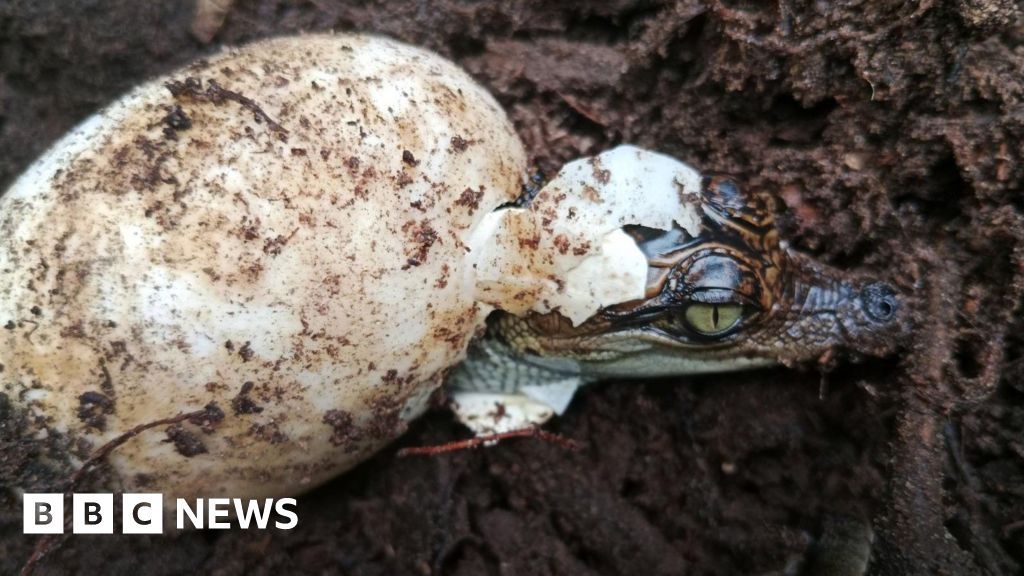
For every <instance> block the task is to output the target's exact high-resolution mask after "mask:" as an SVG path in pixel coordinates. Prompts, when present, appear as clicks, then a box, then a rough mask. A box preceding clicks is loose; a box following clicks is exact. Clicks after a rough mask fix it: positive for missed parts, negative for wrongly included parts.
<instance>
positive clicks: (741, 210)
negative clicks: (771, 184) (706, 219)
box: [701, 174, 775, 228]
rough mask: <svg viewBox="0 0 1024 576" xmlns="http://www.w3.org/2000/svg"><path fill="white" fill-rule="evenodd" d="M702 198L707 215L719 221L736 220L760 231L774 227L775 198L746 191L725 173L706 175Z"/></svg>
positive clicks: (702, 183)
mask: <svg viewBox="0 0 1024 576" xmlns="http://www.w3.org/2000/svg"><path fill="white" fill-rule="evenodd" d="M701 197H702V200H703V202H704V212H705V214H707V215H708V216H711V217H717V218H715V219H716V220H726V221H728V220H733V221H736V223H737V224H741V225H742V224H747V225H750V226H755V227H758V228H763V227H772V226H773V225H774V208H775V205H774V201H773V198H772V197H771V196H769V195H768V194H765V193H762V192H749V191H745V190H743V189H742V188H741V187H740V185H739V184H738V183H737V182H736V180H734V179H733V178H732V177H730V176H727V175H725V174H711V175H706V176H704V177H703V178H702V179H701ZM709 212H711V213H709Z"/></svg>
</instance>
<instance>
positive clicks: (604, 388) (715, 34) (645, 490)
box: [0, 0, 1024, 576]
mask: <svg viewBox="0 0 1024 576" xmlns="http://www.w3.org/2000/svg"><path fill="white" fill-rule="evenodd" d="M215 4H218V5H219V6H221V7H223V6H225V5H228V6H230V4H231V3H230V2H215ZM355 4H357V3H349V2H343V1H341V0H337V1H335V0H307V1H304V0H251V1H242V2H236V3H235V5H234V6H232V7H230V8H229V9H228V10H227V13H226V16H225V17H224V20H223V22H219V18H220V17H219V16H217V17H213V20H212V21H207V22H203V23H201V25H200V26H198V27H197V30H199V32H197V35H195V36H194V35H193V34H192V32H191V31H190V30H191V29H192V26H193V8H194V6H193V3H192V2H182V1H178V0H159V1H157V0H152V1H148V2H136V1H134V0H102V1H100V0H89V1H86V0H81V1H76V2H70V1H61V0H46V1H43V0H32V1H29V0H2V1H0V189H3V188H4V187H6V186H7V185H8V184H9V183H10V182H11V180H12V179H13V177H14V176H16V175H17V174H18V173H19V172H20V171H21V170H22V169H24V168H25V167H26V166H27V165H28V164H29V162H30V161H31V160H32V159H33V158H34V157H35V156H37V155H38V154H39V153H41V152H42V151H43V150H44V149H45V148H46V146H47V145H49V144H50V143H52V142H53V141H54V140H55V139H56V138H57V137H59V136H60V135H61V134H62V133H63V132H65V131H66V130H68V129H69V128H70V127H72V126H73V125H74V124H75V123H76V122H77V121H79V120H81V119H83V118H84V117H85V116H87V115H88V114H89V113H91V112H93V111H95V110H96V109H97V108H98V107H100V106H101V105H103V104H104V103H106V102H109V101H110V100H111V99H113V98H114V97H116V96H117V95H118V94H119V93H121V92H123V91H125V90H126V89H128V88H129V87H131V86H132V85H134V84H136V83H138V82H140V81H141V80H142V79H144V78H147V77H151V76H154V75H157V74H159V73H162V72H166V71H169V70H171V69H172V68H174V67H176V66H178V65H181V64H184V63H186V62H189V61H191V60H193V59H194V58H196V57H199V56H201V55H203V54H207V53H210V52H211V51H212V50H213V49H214V46H215V45H217V44H220V43H224V44H237V43H241V42H245V41H248V40H252V39H255V38H260V37H265V36H268V35H273V34H284V33H290V32H298V31H303V30H326V29H337V30H352V29H358V30H373V31H378V32H381V33H384V34H388V35H391V36H395V37H397V38H400V39H402V40H405V41H408V42H411V43H415V44H419V45H423V46H427V47H429V48H432V49H435V50H437V51H439V52H440V53H442V54H444V55H446V56H448V57H451V58H453V59H454V60H456V61H457V62H459V63H460V64H461V65H463V66H464V67H465V68H467V69H468V70H469V71H470V72H471V73H472V74H473V75H474V76H475V77H476V78H478V79H479V80H480V81H481V82H482V83H483V84H485V85H486V86H488V87H489V88H490V89H491V90H492V92H493V93H494V94H495V95H496V96H497V98H498V99H499V101H500V102H501V103H502V104H503V105H504V106H505V107H506V109H507V110H508V111H509V113H510V115H511V117H512V118H513V120H514V122H515V124H516V127H517V129H518V131H519V133H520V135H521V136H522V138H523V139H524V141H525V142H526V144H527V147H528V150H530V151H531V153H532V154H533V156H534V158H535V162H536V165H537V167H538V168H539V169H540V170H542V171H543V172H546V173H547V174H549V175H551V174H554V173H555V172H556V171H557V167H558V166H559V165H560V164H561V163H563V162H565V161H567V160H570V159H573V158H575V157H578V156H580V155H582V154H587V153H593V152H597V151H600V150H603V149H606V148H607V147H609V146H611V145H613V144H616V143H619V142H631V143H635V144H638V145H641V146H644V147H648V148H652V149H656V150H659V151H662V152H665V153H668V154H671V155H674V156H677V157H679V158H680V159H683V160H684V161H687V162H690V163H692V164H694V165H697V166H700V167H701V168H703V169H704V170H710V171H722V172H729V173H732V174H734V175H735V176H736V177H737V178H738V179H739V180H740V181H741V182H744V183H745V184H746V185H747V186H749V187H757V188H761V189H766V190H770V191H772V192H773V193H774V194H775V195H776V196H777V197H778V198H779V200H780V203H779V207H778V210H779V213H778V218H779V220H780V222H781V223H782V226H783V233H784V236H785V237H786V238H787V239H788V240H789V241H790V243H791V244H792V245H794V246H795V247H797V248H798V249H800V250H803V251H805V252H808V253H811V254H813V255H815V256H816V257H817V258H819V259H821V260H823V261H825V262H829V263H831V264H834V265H837V266H841V267H844V268H854V269H864V270H868V271H873V272H874V273H875V274H879V273H880V274H882V275H886V276H888V278H889V279H890V280H892V281H893V282H894V283H895V284H897V285H898V286H900V287H901V288H902V289H904V290H907V291H911V292H913V293H914V295H915V299H914V307H915V317H916V326H915V330H914V333H913V335H912V336H911V337H910V338H908V340H907V345H906V348H905V350H903V351H902V352H901V354H899V355H898V356H896V357H894V358H888V359H864V360H863V361H862V362H860V363H853V362H851V361H850V360H849V359H846V360H842V361H840V362H839V363H838V364H837V365H836V366H834V367H833V369H832V370H831V371H830V372H829V373H828V374H827V375H826V376H824V377H823V376H822V375H821V374H820V373H819V372H818V371H817V370H814V369H812V367H808V368H805V369H803V370H799V369H782V368H780V369H775V370H764V371H759V372H752V373H745V374H735V375H718V376H708V377H700V378H681V379H668V380H663V381H652V382H640V383H637V382H609V383H605V384H601V385H597V386H594V387H591V388H589V389H587V390H586V391H585V392H583V393H582V394H580V395H579V396H578V397H577V398H576V399H575V400H574V402H573V404H572V406H571V408H570V409H569V411H568V414H566V415H565V416H564V417H563V418H561V419H559V420H558V421H557V422H555V423H553V424H552V425H551V426H550V430H551V431H553V432H556V433H559V434H562V435H564V436H566V437H568V438H571V439H573V440H575V441H577V442H579V443H581V444H583V445H584V447H585V448H584V449H583V450H582V451H580V452H571V451H567V450H565V449H564V448H563V447H561V446H560V445H558V444H553V443H547V442H543V441H540V440H536V439H523V440H517V441H509V442H507V443H505V444H502V445H500V446H498V447H496V448H490V449H484V450H476V451H472V452H464V453H456V454H451V455H444V456H435V457H408V458H399V457H397V456H396V451H397V448H399V447H401V446H419V445H428V444H436V443H441V442H445V441H450V440H454V439H459V438H463V437H465V436H466V435H467V432H466V431H465V430H464V429H463V428H461V427H460V426H459V425H457V424H455V423H454V421H453V420H452V418H451V416H449V415H448V414H446V413H444V412H442V411H437V412H435V413H432V414H430V415H428V416H427V417H425V418H423V419H422V420H421V421H420V422H418V423H417V424H416V425H415V426H413V428H412V429H411V430H410V431H409V432H408V433H407V434H405V436H404V437H403V438H402V439H401V440H400V441H399V442H398V443H397V445H396V446H393V447H391V448H389V449H387V450H385V451H384V452H382V453H380V454H379V455H378V456H377V457H376V458H375V459H373V460H372V461H370V462H367V463H365V464H364V465H362V466H360V467H359V468H358V469H356V470H354V471H352V472H350V473H349V474H346V475H345V476H343V477H341V478H339V479H337V480H335V481H333V482H331V483H330V484H328V485H326V486H323V487H322V488H319V489H317V490H316V491H314V492H313V493H311V494H308V495H306V496H304V497H302V498H301V499H300V503H299V509H298V516H299V519H300V521H299V525H298V527H297V528H296V529H294V530H291V531H287V532H285V531H274V530H270V531H267V532H266V533H255V532H251V531H248V532H244V531H226V532H218V531H207V532H201V533H198V532H193V533H187V534H182V535H177V536H164V537H143V536H125V537H121V536H108V537H81V536H79V537H75V538H72V539H69V540H68V541H66V542H65V543H64V545H63V546H62V547H61V548H60V550H59V551H58V552H56V553H54V554H53V555H51V556H50V557H48V558H46V559H44V561H43V562H42V563H41V564H40V565H39V567H38V569H37V572H36V573H37V574H51V575H55V574H100V573H102V574H112V575H116V574H145V575H162V574H191V573H206V574H217V575H225V576H226V575H233V574H356V575H372V574H452V575H456V574H458V575H462V574H523V575H526V574H652V575H653V574H716V575H717V574H769V573H773V572H775V571H781V570H783V569H784V568H785V567H786V566H787V564H790V565H792V564H793V563H794V562H795V561H796V560H798V559H800V558H804V557H805V555H806V558H808V562H811V561H813V559H814V558H815V557H816V555H817V556H821V555H822V553H823V551H827V550H828V548H827V543H828V542H829V541H830V535H831V534H832V532H830V531H829V526H833V525H836V524H837V523H839V524H841V525H847V526H849V525H858V523H859V524H860V525H866V524H867V523H870V525H872V526H873V528H874V544H873V547H872V556H873V560H872V564H871V567H870V569H869V573H870V574H874V575H896V574H1017V573H1020V572H1021V570H1024V521H1022V519H1024V440H1022V439H1024V361H1022V358H1024V347H1022V345H1024V340H1022V337H1021V333H1022V325H1021V324H1022V322H1021V320H1020V314H1019V313H1018V307H1019V305H1020V303H1021V292H1022V274H1024V261H1022V258H1024V225H1022V215H1021V212H1022V210H1024V194H1022V190H1024V158H1022V155H1024V23H1022V21H1021V16H1020V14H1019V13H1018V12H1016V11H1015V6H1016V5H1017V3H1015V2H1013V0H958V1H955V0H949V1H945V2H939V1H927V0H926V1H924V2H920V3H917V2H896V1H889V0H882V1H879V2H845V3H828V2H793V1H788V0H787V1H783V2H779V3H762V2H705V1H700V0H679V1H677V2H663V1H659V0H614V1H611V2H592V3H564V4H563V3H555V2H543V1H539V0H537V1H533V2H530V1H527V0H516V1H514V2H503V3H487V2H459V1H455V0H437V1H429V0H421V1H417V2H411V1H410V2H403V1H397V0H395V1H392V0H377V1H374V2H367V3H358V4H359V5H355ZM218 10H220V9H219V8H218V9H217V10H213V12H214V13H217V12H218ZM211 35H212V36H211ZM207 37H212V42H210V43H204V42H203V41H202V40H200V38H207ZM201 94H202V95H206V93H205V92H203V93H201ZM172 128H173V126H172ZM452 145H453V146H458V144H456V143H455V142H453V143H452ZM463 145H465V143H463ZM0 400H3V398H2V397H0ZM4 406H6V404H0V416H2V418H3V419H2V420H0V432H2V428H3V426H5V425H7V426H12V425H14V423H13V422H12V420H11V418H12V417H11V416H10V414H8V412H5V411H4V410H3V407H4ZM0 439H2V434H0ZM268 446H269V445H268ZM4 449H5V453H4V454H2V457H0V465H5V466H11V465H20V464H18V463H19V462H22V460H20V458H22V457H23V454H20V453H17V451H16V450H15V449H14V448H12V447H10V446H5V448H4ZM22 463H23V462H22ZM20 522H21V519H20V506H19V505H17V501H16V500H13V499H12V498H11V497H7V500H4V501H3V505H2V506H0V573H2V574H12V573H15V572H16V571H17V570H18V568H19V567H20V566H21V565H22V563H23V562H24V561H25V560H26V558H27V557H28V556H29V554H30V553H31V549H32V546H33V544H34V542H35V539H33V538H30V537H26V536H23V535H22V534H21V533H20V532H21V530H20V528H21V525H20ZM851 523H852V524H851ZM841 547H842V546H840V548H841ZM813 571H814V569H813V568H807V569H806V570H805V571H804V573H811V572H813Z"/></svg>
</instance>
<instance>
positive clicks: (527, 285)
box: [471, 145, 702, 324]
mask: <svg viewBox="0 0 1024 576" xmlns="http://www.w3.org/2000/svg"><path fill="white" fill-rule="evenodd" d="M700 187H701V176H700V173H698V172H697V171H696V170H695V169H693V168H692V167H690V166H688V165H687V164H684V163H683V162H680V161H679V160H676V159H674V158H671V157H669V156H665V155H663V154H657V153H655V152H650V151H648V150H643V149H641V148H637V147H635V146H630V145H624V146H619V147H617V148H614V149H612V150H609V151H607V152H603V153H601V154H599V155H597V156H592V157H589V158H582V159H579V160H575V161H573V162H570V163H568V164H566V165H565V166H564V167H563V168H562V170H561V171H559V173H558V175H557V176H555V178H554V179H552V180H551V181H550V182H549V183H548V184H546V185H545V186H544V188H543V189H542V190H541V191H540V193H539V194H538V195H537V197H536V198H534V199H533V201H532V202H531V203H530V205H529V206H528V207H527V208H515V209H509V210H502V211H498V212H494V213H492V214H490V215H488V217H487V220H486V221H485V222H483V223H482V224H481V225H480V226H479V227H478V228H477V229H476V231H475V234H474V238H473V240H472V241H471V242H472V245H473V246H474V247H475V248H476V250H474V252H473V254H472V256H471V258H473V262H474V267H475V270H476V272H477V294H478V298H479V299H480V300H481V301H484V302H488V303H492V304H494V305H496V306H498V307H500V308H502V309H504V310H506V311H508V312H511V313H514V314H522V313H525V312H527V311H531V310H532V311H534V312H538V313H542V314H543V313H547V312H551V311H553V310H557V311H558V312H559V313H561V314H562V315H563V316H565V317H567V318H569V319H570V320H571V321H572V322H573V323H574V324H579V323H581V322H583V321H584V320H586V319H587V318H589V317H591V316H593V315H594V314H595V313H596V312H597V311H598V310H600V309H601V308H602V307H605V306H611V305H614V304H619V303H622V302H627V301H630V300H635V299H640V298H643V297H644V291H645V289H646V285H647V269H648V265H647V259H646V258H645V257H644V255H643V253H642V252H641V251H640V249H639V248H638V247H637V246H636V243H635V242H633V240H631V239H630V238H629V236H628V235H627V234H626V233H625V232H623V231H622V228H623V226H627V225H631V224H633V225H643V226H647V227H649V228H658V229H662V230H671V229H672V227H673V226H679V227H680V228H682V229H683V230H686V231H687V232H688V233H689V234H690V235H691V236H694V237H696V236H698V235H699V233H700V223H701V217H702V212H701V208H700Z"/></svg>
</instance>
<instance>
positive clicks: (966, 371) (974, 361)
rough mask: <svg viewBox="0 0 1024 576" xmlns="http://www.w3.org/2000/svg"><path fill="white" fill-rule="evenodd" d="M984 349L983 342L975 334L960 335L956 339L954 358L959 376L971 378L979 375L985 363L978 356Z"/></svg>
mask: <svg viewBox="0 0 1024 576" xmlns="http://www.w3.org/2000/svg"><path fill="white" fill-rule="evenodd" d="M984 351H985V344H984V342H981V341H980V340H979V339H978V337H977V336H973V335H966V336H961V337H960V338H959V339H958V340H957V341H956V353H955V355H954V358H955V359H956V366H957V369H958V370H959V371H960V375H961V376H963V377H964V378H972V379H973V378H977V377H978V376H980V375H981V371H982V369H983V368H984V365H985V364H984V362H982V360H981V358H980V357H981V355H982V353H984Z"/></svg>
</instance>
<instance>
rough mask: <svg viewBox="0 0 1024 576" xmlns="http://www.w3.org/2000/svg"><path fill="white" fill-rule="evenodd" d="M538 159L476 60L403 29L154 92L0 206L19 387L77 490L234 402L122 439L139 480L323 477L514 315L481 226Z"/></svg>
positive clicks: (396, 422) (290, 43)
mask: <svg viewBox="0 0 1024 576" xmlns="http://www.w3.org/2000/svg"><path fill="white" fill-rule="evenodd" d="M525 164H526V161H525V155H524V152H523V149H522V146H521V144H520V142H519V140H518V138H517V137H516V135H515V133H514V132H513V129H512V127H511V125H510V124H509V122H508V120H507V118H506V116H505V114H504V112H503V111H502V110H501V109H500V107H499V106H498V105H497V103H496V102H495V101H494V99H493V98H492V97H491V96H490V95H489V94H488V93H487V92H486V91H485V90H483V89H482V88H481V87H480V86H478V85H477V84H476V83H475V82H473V80H472V79H471V78H470V77H469V76H468V75H467V74H465V73H464V72H463V71H461V70H460V69H458V68H457V67H456V66H454V65H453V64H452V63H450V62H448V61H446V60H444V59H442V58H440V57H439V56H437V55H435V54H433V53H430V52H427V51H424V50H421V49H417V48H413V47H410V46H406V45H404V44H400V43H398V42H394V41H391V40H386V39H383V38H377V37H372V36H361V35H336V36H329V35H323V36H303V37H297V38H281V39H274V40H268V41H264V42H260V43H256V44H252V45H249V46H247V47H244V48H242V49H239V50H231V51H227V52H224V53H222V54H219V55H216V56H214V57H211V58H209V59H207V60H203V61H200V62H198V63H196V64H194V65H192V66H189V67H187V68H184V69H182V70H179V71H177V72H175V73H172V74H170V75H169V76H167V77H165V78H161V79H158V80H155V81H153V82H150V83H148V84H146V85H144V86H142V87H140V88H138V89H137V90H135V91H133V92H132V93H130V94H128V95H127V96H125V97H123V98H122V99H121V100H120V101H118V102H117V103H115V104H114V105H112V106H111V107H109V108H108V109H106V110H105V111H103V112H101V113H99V114H97V115H96V116H94V117H92V118H90V119H89V120H87V121H85V122H84V123H83V124H82V125H81V126H79V127H78V128H77V129H76V130H75V131H74V132H72V133H71V134H69V135H68V136H67V137H65V138H64V139H63V140H61V141H60V142H59V143H58V144H57V145H56V146H54V148H53V149H52V150H50V151H49V152H48V153H47V154H46V155H45V156H44V157H43V158H41V159H40V160H39V161H38V162H37V163H36V164H35V165H34V166H33V167H31V168H30V169H29V170H28V172H27V173H26V174H25V175H24V176H23V177H22V178H20V179H19V180H18V181H17V182H16V183H15V185H14V186H13V188H11V189H10V190H9V191H8V192H7V194H6V195H5V196H3V197H2V198H0V272H2V274H0V327H4V329H0V365H2V366H3V372H2V373H0V377H2V380H0V382H2V388H0V394H2V395H4V396H6V399H7V401H8V402H9V403H10V404H11V405H13V407H14V409H15V410H16V411H18V413H19V414H20V415H22V416H27V418H25V419H24V420H25V421H27V422H28V423H29V424H28V425H27V428H26V429H25V430H22V431H20V433H21V434H22V435H23V436H24V437H26V438H29V437H32V436H35V435H39V434H45V435H47V436H48V437H49V438H50V439H51V441H53V442H58V443H62V445H63V446H64V447H65V455H66V456H68V457H67V458H64V459H52V460H50V461H48V462H47V465H48V466H50V468H51V473H52V478H53V480H54V481H58V480H60V479H62V478H64V477H66V476H67V474H68V473H69V472H70V471H71V470H73V469H74V468H75V467H77V466H78V465H80V463H81V462H82V460H83V459H84V458H85V457H87V456H88V455H89V454H90V453H91V451H92V450H95V449H96V448H97V447H99V446H101V445H103V444H104V443H105V442H108V441H110V440H111V439H113V438H115V437H117V436H118V435H119V434H121V433H123V432H125V431H127V430H129V429H131V428H132V427H134V426H137V425H140V424H145V423H147V422H151V421H154V420H157V419H161V418H167V417H169V416H173V415H175V414H179V413H182V412H186V411H192V410H196V409H200V408H202V407H204V406H211V407H213V408H212V409H211V411H210V414H211V417H210V418H208V419H207V421H205V422H202V423H196V422H186V423H182V424H178V425H175V426H172V427H169V428H166V429H164V428H157V429H153V430H149V431H146V432H144V433H142V434H140V435H139V436H138V437H136V438H133V439H132V440H131V441H129V442H127V443H125V444H124V445H123V446H121V447H119V448H118V449H117V450H116V451H114V452H113V453H112V454H111V455H110V457H109V461H110V463H111V465H112V466H113V470H114V472H115V474H114V475H113V477H114V479H115V480H116V483H117V484H118V486H117V487H118V488H120V489H123V490H126V491H160V492H164V493H165V495H167V496H168V498H173V497H195V496H211V495H223V496H232V497H255V496H261V495H275V494H291V493H295V492H297V491H300V490H302V489H306V488H309V487H312V486H314V485H316V484H318V483H320V482H323V481H324V480H326V479H328V478H330V477H331V476H334V475H336V474H337V473H339V472H341V471H343V470H345V469H346V468H349V467H351V466H352V465H353V464H355V463H356V462H358V461H360V460H362V459H363V458H365V457H366V456H367V455H368V454H370V453H372V452H373V451H375V450H376V449H378V448H379V447H380V446H382V445H383V444H384V443H386V442H388V441H390V440H391V439H393V438H394V437H396V436H397V435H398V434H400V433H401V432H402V430H403V429H404V425H405V422H406V421H407V420H409V419H411V418H413V417H415V416H416V415H418V414H419V413H421V412H422V411H423V410H424V408H425V406H426V403H427V400H428V397H429V396H430V394H431V393H432V392H433V391H434V390H435V389H436V388H437V387H438V386H439V385H440V383H441V381H442V379H443V376H444V374H445V371H446V370H447V369H448V368H449V367H451V366H452V365H454V364H455V363H456V362H458V361H459V360H460V359H461V358H462V356H463V355H464V352H465V349H466V347H467V345H468V342H469V340H470V338H471V337H472V336H473V335H474V333H475V332H476V331H478V330H479V329H480V328H481V326H482V321H483V319H484V316H485V315H486V313H487V312H488V310H489V307H488V306H486V305H482V304H479V303H478V302H477V300H476V293H475V286H474V282H475V278H474V274H473V271H472V269H471V268H469V267H468V263H467V260H466V253H467V242H468V240H469V238H470V236H471V235H472V233H473V230H474V229H475V228H476V227H477V225H478V224H480V222H481V220H482V219H483V218H484V217H485V215H486V214H487V213H488V212H489V211H490V210H491V209H493V208H494V207H496V206H498V205H500V204H502V203H505V202H508V201H510V200H512V199H514V198H515V197H516V195H517V194H518V193H519V187H520V182H521V178H522V174H523V172H524V168H525ZM218 413H219V416H218ZM19 421H21V420H19ZM171 501H173V500H171Z"/></svg>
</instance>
